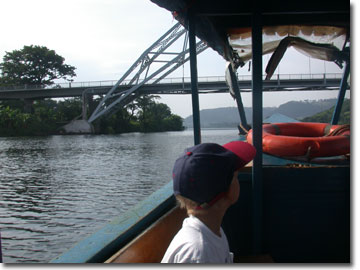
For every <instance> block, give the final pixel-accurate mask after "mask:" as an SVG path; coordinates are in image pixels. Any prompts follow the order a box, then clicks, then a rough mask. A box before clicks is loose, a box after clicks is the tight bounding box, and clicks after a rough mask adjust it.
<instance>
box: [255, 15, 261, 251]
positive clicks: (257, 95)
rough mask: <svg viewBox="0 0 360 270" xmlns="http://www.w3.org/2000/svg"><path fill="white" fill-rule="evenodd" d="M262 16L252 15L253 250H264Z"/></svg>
mask: <svg viewBox="0 0 360 270" xmlns="http://www.w3.org/2000/svg"><path fill="white" fill-rule="evenodd" d="M261 19H262V16H261V13H260V12H259V11H255V12H254V13H253V17H252V20H253V21H252V63H253V69H252V103H253V121H252V126H253V144H254V146H255V148H256V156H255V158H254V161H253V179H252V188H253V252H254V254H260V253H261V252H262V211H263V209H262V203H263V200H262V196H263V192H262V189H263V187H262V120H263V109H262V103H263V102H262V100H263V97H262V87H263V83H262V22H261Z"/></svg>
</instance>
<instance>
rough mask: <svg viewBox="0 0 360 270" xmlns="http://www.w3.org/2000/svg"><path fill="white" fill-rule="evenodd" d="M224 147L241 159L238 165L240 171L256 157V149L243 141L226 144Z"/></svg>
mask: <svg viewBox="0 0 360 270" xmlns="http://www.w3.org/2000/svg"><path fill="white" fill-rule="evenodd" d="M223 147H224V148H225V149H227V150H229V151H231V152H233V153H234V154H235V155H237V156H238V157H239V158H240V160H241V162H240V163H239V165H238V169H240V168H241V167H244V166H245V165H246V164H248V163H249V162H250V161H251V160H253V159H254V157H255V155H256V149H255V147H254V146H252V145H251V144H249V143H247V142H243V141H232V142H229V143H226V144H224V145H223Z"/></svg>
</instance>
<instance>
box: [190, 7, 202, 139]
mask: <svg viewBox="0 0 360 270" xmlns="http://www.w3.org/2000/svg"><path fill="white" fill-rule="evenodd" d="M194 19H195V18H194V16H193V14H191V13H190V14H189V19H188V22H189V48H190V73H191V98H192V110H193V126H194V145H197V144H200V143H201V130H200V109H199V91H198V74H197V60H196V36H195V21H194Z"/></svg>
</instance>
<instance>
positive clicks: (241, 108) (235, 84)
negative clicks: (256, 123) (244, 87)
mask: <svg viewBox="0 0 360 270" xmlns="http://www.w3.org/2000/svg"><path fill="white" fill-rule="evenodd" d="M228 70H229V74H230V78H231V84H232V89H233V91H234V94H235V99H236V104H237V107H238V111H239V116H240V121H241V125H242V126H243V127H244V128H245V129H247V130H249V128H250V127H249V126H248V123H247V121H246V115H245V109H244V105H243V103H242V99H241V94H240V89H239V84H238V80H237V77H236V74H235V72H234V70H233V68H232V65H231V64H230V65H229V66H228Z"/></svg>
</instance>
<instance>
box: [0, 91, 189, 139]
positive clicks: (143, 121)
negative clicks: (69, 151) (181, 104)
mask: <svg viewBox="0 0 360 270" xmlns="http://www.w3.org/2000/svg"><path fill="white" fill-rule="evenodd" d="M155 98H156V96H149V95H147V96H142V97H139V98H137V99H135V100H134V101H133V102H131V103H130V104H128V105H126V106H125V107H123V108H122V109H120V110H119V111H118V112H116V113H115V114H113V115H110V116H105V117H102V118H100V119H99V120H97V121H95V122H94V123H93V125H94V128H95V133H96V134H115V133H126V132H162V131H180V130H183V129H184V127H183V119H182V118H181V117H180V116H178V115H174V114H172V113H171V110H170V108H169V107H168V106H167V105H166V104H163V103H158V102H156V101H155ZM97 103H98V100H96V101H94V102H93V104H92V105H93V106H96V105H97ZM81 104H82V102H81V100H80V99H79V98H71V99H66V100H61V101H56V100H51V99H47V100H39V101H34V102H33V104H32V108H31V112H30V113H27V112H25V111H24V107H25V104H24V102H23V101H0V136H38V135H53V134H64V133H63V130H62V126H64V125H65V124H67V123H69V122H70V121H72V120H73V119H75V118H77V117H80V115H81V111H82V107H81Z"/></svg>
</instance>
